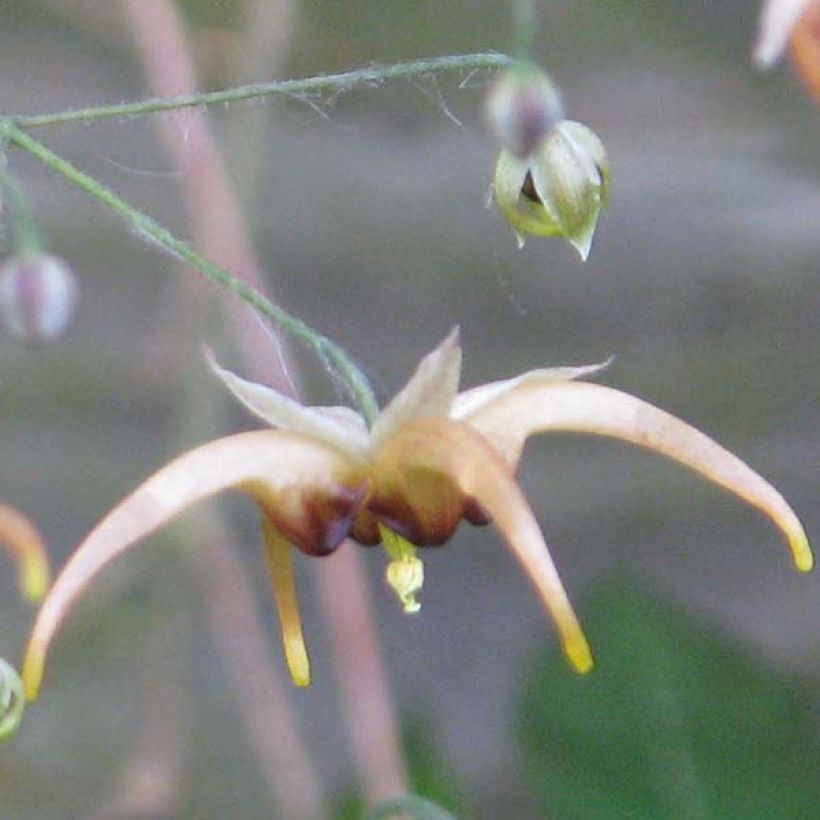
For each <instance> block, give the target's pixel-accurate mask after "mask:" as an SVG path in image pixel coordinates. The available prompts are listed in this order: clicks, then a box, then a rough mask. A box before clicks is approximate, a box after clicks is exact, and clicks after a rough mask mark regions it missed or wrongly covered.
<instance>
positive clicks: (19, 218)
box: [0, 138, 43, 253]
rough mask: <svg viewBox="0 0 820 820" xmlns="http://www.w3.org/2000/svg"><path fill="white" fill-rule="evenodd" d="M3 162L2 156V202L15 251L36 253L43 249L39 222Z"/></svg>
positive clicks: (0, 187) (0, 179)
mask: <svg viewBox="0 0 820 820" xmlns="http://www.w3.org/2000/svg"><path fill="white" fill-rule="evenodd" d="M0 139H1V138H0ZM3 160H4V157H2V155H0V202H2V203H4V204H5V205H6V207H7V209H8V215H9V224H10V225H11V239H12V246H13V250H14V252H15V253H36V252H37V251H40V250H42V248H43V239H42V237H41V236H40V231H39V230H38V229H37V222H36V221H35V219H34V214H33V213H32V210H31V206H30V205H29V202H28V200H27V199H26V196H25V194H24V193H23V191H22V189H21V188H20V186H19V185H18V184H17V182H16V180H15V179H14V178H13V177H12V176H11V175H10V174H8V173H7V172H6V170H5V168H4V167H3V164H4V162H3Z"/></svg>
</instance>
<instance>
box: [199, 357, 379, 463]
mask: <svg viewBox="0 0 820 820" xmlns="http://www.w3.org/2000/svg"><path fill="white" fill-rule="evenodd" d="M205 357H206V359H207V361H208V364H209V365H210V368H211V370H213V372H214V373H215V374H216V375H217V376H218V377H219V378H220V379H221V380H222V383H223V384H224V385H225V386H226V387H227V388H228V390H230V391H231V393H233V395H234V396H236V398H237V399H239V401H240V402H241V403H242V404H243V405H244V406H245V407H246V408H247V409H248V410H250V411H251V413H253V414H254V415H255V416H257V417H258V418H260V419H262V421H264V422H266V423H267V424H270V425H271V427H276V428H278V429H280V430H287V431H289V432H291V433H304V434H305V435H308V436H312V437H313V438H318V439H319V440H321V441H324V442H326V443H327V444H330V445H332V446H333V447H338V448H339V449H340V450H342V451H343V452H345V453H349V454H350V455H351V456H354V457H359V458H362V457H364V455H365V454H366V453H367V450H368V444H369V436H368V433H367V426H366V425H365V423H364V419H363V418H362V417H361V416H360V415H359V414H358V413H356V412H355V410H351V409H350V408H349V407H306V406H305V405H303V404H301V403H300V402H298V401H296V400H295V399H292V398H290V396H285V395H284V394H283V393H279V392H278V391H277V390H274V389H273V388H272V387H268V386H267V385H264V384H259V383H258V382H252V381H248V380H247V379H243V378H241V377H240V376H237V375H236V374H235V373H231V371H230V370H225V368H224V367H220V365H219V364H218V363H217V361H216V359H215V358H214V357H213V354H212V353H211V352H210V350H208V349H207V348H206V350H205Z"/></svg>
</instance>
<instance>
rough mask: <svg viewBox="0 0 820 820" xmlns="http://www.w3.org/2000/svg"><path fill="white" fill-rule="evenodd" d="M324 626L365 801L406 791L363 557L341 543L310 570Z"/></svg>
mask: <svg viewBox="0 0 820 820" xmlns="http://www.w3.org/2000/svg"><path fill="white" fill-rule="evenodd" d="M316 577H317V579H318V582H319V592H320V600H321V603H322V608H323V609H324V613H325V623H326V628H327V629H328V631H329V632H330V638H331V645H332V646H333V652H334V655H335V659H336V667H337V669H338V675H339V684H340V686H341V689H342V697H343V699H344V707H345V714H346V717H347V722H348V727H349V731H350V735H351V741H352V743H353V749H354V753H355V755H356V763H357V766H358V769H359V772H360V773H361V777H362V780H363V786H364V791H365V796H366V798H367V802H368V805H370V806H377V805H379V804H380V803H383V802H385V801H387V800H391V799H394V798H396V797H399V796H401V795H404V794H406V793H407V774H406V771H405V767H404V761H403V758H402V753H401V747H400V744H399V739H398V738H399V727H398V721H397V719H396V715H395V710H394V709H393V704H392V701H391V698H390V691H389V688H388V686H387V682H386V680H385V673H384V664H383V661H382V656H381V648H380V646H379V641H378V636H377V634H376V627H375V623H374V619H373V613H372V605H371V603H370V590H369V586H368V584H367V578H366V574H365V570H364V562H363V556H362V554H361V552H360V551H359V550H358V549H357V548H355V547H354V546H353V545H352V544H350V543H348V544H346V545H345V546H344V547H343V548H342V549H340V550H338V551H337V552H336V553H335V554H334V555H333V556H331V557H330V558H325V559H322V562H321V564H320V565H319V566H318V567H317V569H316Z"/></svg>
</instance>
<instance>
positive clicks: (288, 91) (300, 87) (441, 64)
mask: <svg viewBox="0 0 820 820" xmlns="http://www.w3.org/2000/svg"><path fill="white" fill-rule="evenodd" d="M512 63H513V60H511V59H510V58H509V57H507V56H506V55H505V54H498V53H496V52H481V53H477V54H456V55H452V56H448V57H428V58H426V59H423V60H415V61H413V62H408V63H394V64H392V65H384V66H379V65H374V66H368V67H366V68H357V69H355V70H353V71H345V72H343V73H341V74H327V75H323V76H318V77H305V78H304V79H301V80H281V81H278V82H272V83H253V84H251V85H242V86H239V87H238V88H228V89H225V90H224V91H207V92H202V93H196V94H183V95H181V96H179V97H170V98H162V99H149V100H141V101H139V102H130V103H120V104H117V105H103V106H98V107H92V108H78V109H74V110H72V111H58V112H56V113H54V114H37V115H34V116H30V117H17V118H16V122H17V124H18V126H19V127H20V128H24V129H25V128H38V127H40V126H45V125H61V124H65V123H69V122H78V121H79V122H89V121H91V120H101V119H105V118H107V117H138V116H142V115H144V114H155V113H157V112H158V111H173V110H176V109H179V108H191V107H195V106H201V105H219V104H224V103H232V102H239V101H241V100H253V99H257V98H259V97H270V96H273V95H276V94H279V95H285V96H290V97H292V96H293V95H295V94H310V93H312V92H317V91H333V92H335V93H340V92H344V91H351V90H353V89H354V88H358V87H360V86H368V85H376V84H379V83H383V82H386V81H387V80H398V79H404V78H410V77H418V76H419V75H423V74H436V73H439V72H442V71H475V70H477V69H482V68H504V67H506V66H509V65H512Z"/></svg>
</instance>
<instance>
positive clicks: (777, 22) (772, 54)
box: [754, 0, 812, 68]
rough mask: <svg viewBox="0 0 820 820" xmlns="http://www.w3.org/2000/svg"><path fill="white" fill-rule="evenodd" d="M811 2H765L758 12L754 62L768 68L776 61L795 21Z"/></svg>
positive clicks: (782, 0) (785, 0)
mask: <svg viewBox="0 0 820 820" xmlns="http://www.w3.org/2000/svg"><path fill="white" fill-rule="evenodd" d="M811 3H812V0H767V2H766V3H765V4H764V6H763V10H762V11H761V12H760V24H759V27H758V35H757V43H756V44H755V48H754V61H755V62H756V63H757V65H758V66H760V68H769V67H771V66H772V65H774V63H775V62H776V61H777V59H778V58H779V57H780V55H781V54H782V53H783V49H784V48H785V47H786V43H787V42H788V41H789V37H791V34H792V31H793V30H794V27H795V25H796V24H797V21H798V20H799V19H800V17H801V16H802V14H803V12H804V11H805V10H806V8H808V6H809V5H810V4H811Z"/></svg>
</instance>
